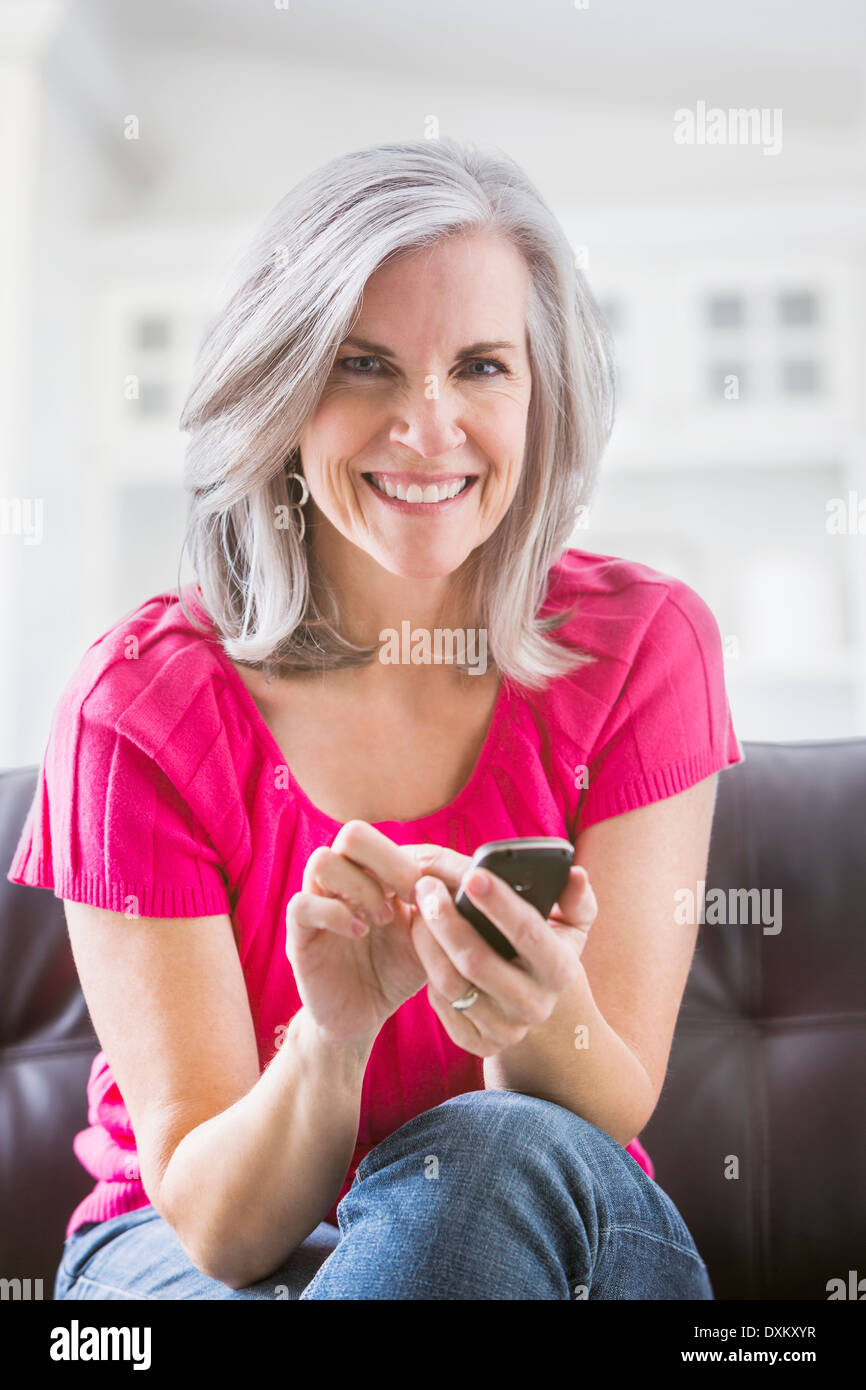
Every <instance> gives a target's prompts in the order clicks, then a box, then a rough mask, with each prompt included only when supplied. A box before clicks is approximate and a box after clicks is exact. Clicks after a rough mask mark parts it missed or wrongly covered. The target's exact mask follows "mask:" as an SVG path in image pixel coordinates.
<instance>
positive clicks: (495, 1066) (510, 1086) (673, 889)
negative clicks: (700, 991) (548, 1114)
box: [484, 773, 718, 1144]
mask: <svg viewBox="0 0 866 1390" xmlns="http://www.w3.org/2000/svg"><path fill="white" fill-rule="evenodd" d="M717 783H718V774H717V773H714V774H713V775H712V776H711V777H706V778H704V779H703V781H701V782H698V783H697V784H696V785H695V786H693V787H690V788H688V789H687V790H686V791H684V792H680V793H678V794H677V795H676V796H671V797H667V798H665V799H664V800H662V801H656V802H653V803H652V804H651V805H649V806H642V807H640V809H638V810H636V811H628V812H626V813H625V814H623V815H620V816H614V817H611V818H610V819H608V820H604V821H600V822H599V823H598V824H596V825H592V826H590V827H589V828H588V829H587V830H585V831H584V832H583V834H582V835H581V836H580V837H579V840H578V843H577V844H576V846H575V851H576V853H575V857H576V860H577V862H579V863H580V864H581V865H582V866H583V867H584V868H585V869H586V870H587V873H588V875H589V881H590V883H591V885H592V887H593V890H594V892H595V896H596V900H597V903H598V915H597V917H596V920H595V922H594V924H593V926H592V930H591V931H590V933H589V937H588V939H587V943H586V946H585V947H584V950H583V952H582V955H581V958H580V967H581V968H580V972H579V975H578V979H577V983H576V984H575V985H574V986H572V987H571V989H569V990H568V991H566V992H564V993H563V994H562V995H560V997H559V1000H558V1001H557V1005H556V1008H555V1009H554V1011H553V1013H552V1014H551V1015H550V1017H549V1018H548V1019H547V1021H546V1022H545V1023H543V1024H542V1025H541V1026H540V1027H538V1028H535V1029H534V1030H533V1031H532V1032H530V1033H529V1034H528V1035H527V1036H526V1037H525V1038H524V1039H523V1040H522V1041H521V1042H520V1043H518V1044H517V1045H516V1046H515V1047H512V1048H507V1049H505V1050H503V1051H502V1052H500V1053H498V1054H497V1055H496V1056H494V1057H486V1058H485V1059H484V1079H485V1083H486V1085H487V1086H488V1087H490V1088H493V1089H504V1090H513V1091H522V1092H525V1093H527V1094H530V1095H537V1096H541V1097H542V1098H547V1099H550V1100H553V1101H555V1102H556V1103H557V1104H559V1105H562V1106H564V1107H565V1108H566V1109H568V1110H573V1111H574V1112H575V1113H576V1114H578V1115H582V1116H584V1117H585V1118H586V1119H588V1120H590V1121H591V1122H592V1123H593V1124H596V1125H598V1127H599V1129H603V1130H605V1131H606V1132H607V1133H608V1134H611V1135H613V1137H614V1138H615V1139H617V1140H618V1141H619V1142H620V1143H623V1144H627V1143H629V1141H630V1140H631V1139H633V1138H634V1137H635V1136H636V1135H638V1134H639V1133H640V1131H641V1130H642V1129H643V1127H644V1125H646V1124H647V1122H648V1121H649V1119H650V1116H651V1115H652V1113H653V1111H654V1110H655V1108H656V1105H657V1104H658V1098H659V1095H660V1094H661V1089H662V1085H663V1083H664V1078H665V1073H666V1071H667V1065H668V1058H669V1055H670V1049H671V1043H672V1041H673V1034H674V1028H675V1026H676V1021H677V1015H678V1013H679V1008H680V1003H681V1001H682V997H683V993H684V990H685V986H686V980H687V978H688V973H689V968H690V965H691V961H692V956H693V954H694V949H695V942H696V939H697V933H698V922H697V916H698V914H699V911H700V906H701V902H700V900H699V899H698V900H696V903H695V913H694V914H693V915H694V919H695V920H691V921H680V920H678V918H679V916H680V915H681V914H680V912H679V911H678V908H677V904H678V902H679V901H680V899H678V898H677V896H676V895H677V893H678V892H681V891H682V890H684V889H685V890H691V892H692V893H693V894H695V895H696V899H697V895H698V894H699V892H700V891H701V890H700V889H699V884H701V882H702V880H703V879H704V878H705V875H706V870H707V860H708V854H709V843H710V831H711V828H712V821H713V811H714V808H715V797H716V787H717ZM484 910H485V912H487V911H488V909H487V908H485V909H484ZM488 915H489V914H488ZM584 1025H585V1026H586V1032H585V1034H584V1033H582V1032H580V1031H577V1032H576V1031H575V1030H580V1029H581V1028H582V1027H583V1026H584ZM576 1043H578V1044H580V1045H579V1046H578V1045H576Z"/></svg>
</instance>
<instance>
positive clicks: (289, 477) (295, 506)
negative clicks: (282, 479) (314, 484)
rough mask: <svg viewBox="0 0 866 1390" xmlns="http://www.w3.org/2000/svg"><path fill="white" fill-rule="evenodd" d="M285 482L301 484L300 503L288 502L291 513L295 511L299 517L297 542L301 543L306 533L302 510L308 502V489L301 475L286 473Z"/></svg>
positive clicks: (305, 522)
mask: <svg viewBox="0 0 866 1390" xmlns="http://www.w3.org/2000/svg"><path fill="white" fill-rule="evenodd" d="M286 481H287V482H290V483H291V482H299V483H300V484H301V494H302V495H301V500H300V502H290V503H289V506H290V507H291V509H292V511H293V512H295V511H296V512H297V513H298V516H299V517H300V521H301V525H300V530H299V533H298V540H301V541H302V540H303V539H304V536H305V535H306V533H307V518H306V517H305V516H304V512H303V508H304V505H305V503H307V502H309V500H310V489H309V487H308V486H307V480H306V478H305V477H304V475H303V473H287V474H286Z"/></svg>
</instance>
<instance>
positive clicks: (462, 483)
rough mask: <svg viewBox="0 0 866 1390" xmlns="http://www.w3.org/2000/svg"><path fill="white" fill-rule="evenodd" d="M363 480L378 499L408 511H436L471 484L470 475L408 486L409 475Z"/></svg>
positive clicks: (366, 476)
mask: <svg viewBox="0 0 866 1390" xmlns="http://www.w3.org/2000/svg"><path fill="white" fill-rule="evenodd" d="M363 476H364V480H365V481H366V482H367V483H369V485H370V486H371V487H372V488H373V490H374V491H375V492H377V493H378V494H379V495H380V496H381V497H386V498H389V499H391V500H392V501H394V502H402V503H404V504H406V505H407V506H410V507H421V508H424V509H426V508H427V507H431V506H435V507H440V506H442V505H443V504H444V503H446V502H451V501H453V500H454V499H455V498H457V497H461V496H462V495H463V494H464V493H465V492H468V491H469V489H470V487H471V486H472V484H473V483H474V482H475V477H474V475H471V474H467V475H464V476H462V477H460V476H457V477H454V476H452V477H450V478H445V479H443V480H442V481H441V482H439V483H435V482H425V481H423V480H422V481H421V482H412V481H410V477H411V475H407V474H391V473H365V474H364V475H363Z"/></svg>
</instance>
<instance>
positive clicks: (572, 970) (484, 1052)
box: [404, 845, 598, 1057]
mask: <svg viewBox="0 0 866 1390" xmlns="http://www.w3.org/2000/svg"><path fill="white" fill-rule="evenodd" d="M404 848H405V849H408V850H409V852H410V854H411V855H412V857H413V858H414V859H415V861H416V863H417V864H418V865H419V867H421V868H424V869H426V871H427V872H426V873H425V875H424V877H423V878H420V879H419V880H418V882H417V883H416V885H415V897H416V901H417V903H418V907H417V908H416V909H415V910H414V912H413V915H412V921H411V933H412V944H413V945H414V947H415V951H416V954H417V956H418V959H419V960H420V961H421V963H422V965H423V966H424V969H425V971H426V973H427V979H428V981H429V983H428V986H427V997H428V999H429V1000H430V1004H431V1005H432V1007H433V1009H434V1010H435V1012H436V1014H437V1016H438V1018H439V1019H440V1021H441V1023H442V1026H443V1027H444V1029H445V1031H446V1033H448V1035H449V1037H451V1038H452V1039H453V1040H454V1042H455V1043H457V1045H458V1046H459V1047H462V1048H464V1049H465V1050H466V1051H467V1052H473V1053H475V1055H476V1056H478V1057H492V1056H495V1055H496V1053H497V1052H501V1051H502V1050H503V1049H504V1048H507V1047H513V1046H514V1045H515V1044H516V1043H519V1042H522V1040H523V1039H524V1038H525V1037H526V1034H527V1033H529V1032H530V1031H531V1030H532V1029H533V1028H537V1027H539V1025H540V1024H542V1023H545V1022H546V1020H547V1019H548V1018H549V1017H550V1015H551V1014H552V1013H553V1010H554V1008H555V1007H556V1003H557V1001H558V999H559V996H560V995H561V994H562V993H564V991H566V990H568V989H570V988H571V987H572V986H573V985H575V984H576V983H577V979H578V976H579V975H580V971H581V969H582V966H581V964H580V957H581V953H582V951H583V948H584V945H585V944H586V938H587V935H588V933H589V929H590V927H591V926H592V923H593V922H594V921H595V917H596V913H597V911H598V907H597V903H596V900H595V894H594V893H593V891H592V887H591V886H590V883H589V876H588V874H587V872H586V870H585V869H584V868H581V867H579V866H578V865H572V867H571V869H570V870H569V875H568V883H567V884H566V887H565V889H564V890H563V892H562V893H561V894H560V897H559V902H558V904H556V905H555V906H554V907H553V908H552V909H551V913H550V917H549V918H548V919H547V920H545V919H544V918H543V917H542V915H541V913H540V912H538V911H537V910H536V909H535V908H534V907H532V906H531V904H530V903H528V902H525V901H524V899H523V898H521V897H520V895H519V894H518V893H516V892H515V891H514V889H513V888H511V887H510V885H509V884H507V883H505V882H504V880H503V879H501V878H499V877H498V876H497V875H496V874H492V873H490V872H489V871H488V870H486V869H481V870H479V869H474V870H473V872H472V874H471V875H468V874H467V870H468V869H469V866H470V864H471V863H472V860H471V858H470V857H469V856H468V855H465V854H458V853H457V851H456V850H452V849H447V848H445V847H443V846H440V845H407V846H404ZM464 875H465V876H466V882H465V883H463V884H462V886H463V888H464V891H465V892H466V893H467V894H468V896H469V897H470V898H471V900H472V902H473V903H475V905H476V906H477V907H478V909H479V911H481V912H483V913H484V915H485V917H487V918H489V920H490V921H491V922H492V923H493V924H494V926H496V927H498V928H499V930H500V931H501V932H502V934H503V936H505V937H507V938H508V940H509V941H510V942H511V944H512V946H513V947H514V949H515V950H516V951H517V956H516V957H514V959H513V960H509V961H507V960H503V958H502V957H501V956H500V955H499V954H498V953H497V952H496V951H494V949H493V947H492V946H491V945H489V943H488V942H487V941H485V940H484V938H483V937H482V936H481V935H480V934H479V933H478V932H477V931H476V930H475V928H474V927H473V926H472V924H471V923H470V922H467V920H466V918H465V917H462V916H461V915H460V913H459V912H458V911H457V908H456V907H455V906H454V899H453V897H452V891H453V892H454V893H456V891H457V889H458V887H459V886H461V882H462V880H463V878H464ZM476 880H479V881H480V882H479V888H473V886H472V885H473V883H475V882H476ZM485 883H486V889H485V890H484V891H480V888H481V887H482V886H483V885H484V884H485ZM449 890H451V891H449ZM473 987H474V988H475V989H477V990H478V998H477V999H476V1001H475V1003H474V1004H472V1005H471V1006H470V1007H469V1008H468V1009H464V1010H458V1009H454V1008H452V1004H453V1002H454V1001H455V1000H456V999H460V998H462V996H463V995H464V994H466V992H467V991H468V990H469V989H471V988H473Z"/></svg>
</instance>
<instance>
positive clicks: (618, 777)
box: [576, 579, 745, 834]
mask: <svg viewBox="0 0 866 1390" xmlns="http://www.w3.org/2000/svg"><path fill="white" fill-rule="evenodd" d="M744 761H745V754H744V753H743V750H742V747H741V746H740V743H739V741H738V739H737V736H736V734H735V732H734V725H733V719H732V716H731V711H730V706H729V704H728V697H727V691H726V688H725V676H724V663H723V658H722V641H721V635H720V633H719V628H718V624H717V623H716V620H715V617H714V616H713V613H712V610H711V609H710V608H709V607H708V605H707V604H706V603H705V602H704V600H703V599H702V598H701V597H700V596H699V595H698V594H697V593H696V592H695V591H694V590H693V589H691V588H689V586H688V585H686V584H684V583H682V582H681V581H677V580H673V579H669V580H668V587H667V591H666V596H665V598H664V599H663V601H662V602H661V603H660V604H659V605H658V607H657V608H656V610H655V612H654V613H653V615H652V617H651V618H650V620H649V622H648V623H647V626H646V629H645V631H644V633H643V635H642V637H641V640H640V642H639V644H638V646H637V650H636V653H635V656H634V659H633V661H632V662H631V664H630V667H629V669H628V671H627V674H626V677H625V680H624V681H623V684H622V687H621V689H620V691H619V693H618V696H617V698H616V700H615V702H614V704H613V706H612V708H611V710H610V712H609V714H608V716H607V718H606V719H605V721H604V723H603V725H602V727H601V730H600V732H599V735H598V737H597V738H596V740H595V744H594V747H593V749H592V752H591V754H590V757H589V760H588V763H587V786H586V788H585V789H584V791H583V793H582V797H581V802H580V806H579V808H578V815H577V821H576V833H578V834H579V833H580V831H581V830H585V829H586V828H587V827H588V826H590V825H593V824H595V823H596V822H597V821H601V820H606V819H607V818H608V817H610V816H617V815H621V814H623V812H626V811H633V810H637V809H638V808H639V807H641V806H645V805H648V804H649V803H650V802H653V801H661V800H663V799H664V798H665V797H668V796H673V795H675V794H676V793H677V792H681V791H685V790H686V788H687V787H690V786H693V785H694V784H695V783H696V782H699V781H701V780H702V779H703V778H705V777H709V776H710V775H711V774H712V773H714V772H719V771H721V770H722V769H723V768H726V767H730V766H733V765H735V764H736V763H740V762H744Z"/></svg>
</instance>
